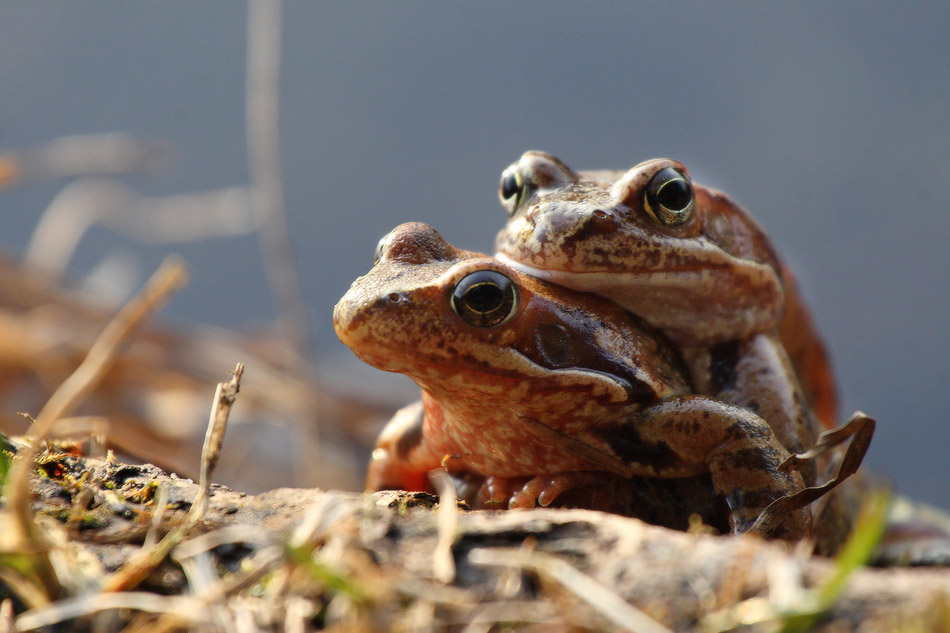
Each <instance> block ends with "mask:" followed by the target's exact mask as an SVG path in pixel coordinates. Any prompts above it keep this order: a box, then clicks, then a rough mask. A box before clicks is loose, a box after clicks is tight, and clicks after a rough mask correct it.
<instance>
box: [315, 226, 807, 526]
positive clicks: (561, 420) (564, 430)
mask: <svg viewBox="0 0 950 633" xmlns="http://www.w3.org/2000/svg"><path fill="white" fill-rule="evenodd" d="M376 259H377V262H376V264H375V266H374V267H373V269H372V270H371V271H370V272H369V273H368V274H367V275H365V276H363V277H360V278H359V279H357V280H356V281H355V282H354V283H353V285H352V286H351V287H350V289H349V291H348V292H347V293H346V294H345V295H344V297H343V298H342V299H341V300H340V302H339V303H338V304H337V306H336V308H335V310H334V326H335V329H336V332H337V335H338V336H339V337H340V339H341V340H342V341H343V342H344V343H345V344H346V345H348V346H349V347H350V348H351V349H352V350H353V351H354V352H355V353H356V354H357V356H359V357H360V358H361V359H362V360H364V361H366V362H367V363H369V364H371V365H374V366H376V367H378V368H380V369H384V370H387V371H395V372H401V373H404V374H406V375H408V376H409V377H410V378H412V379H413V380H414V381H415V382H416V383H417V384H419V386H420V387H421V388H422V403H423V406H422V408H416V409H412V410H407V411H406V412H404V414H402V415H397V417H396V418H394V420H393V421H392V422H391V423H390V425H389V426H388V427H387V428H386V429H384V431H383V433H382V435H381V436H380V439H379V442H378V444H377V449H376V451H374V454H373V460H372V462H371V464H370V469H369V475H368V478H367V487H368V488H370V489H379V488H386V487H397V488H405V489H410V490H412V489H425V488H426V487H427V482H426V479H425V474H426V473H427V472H428V471H429V470H431V469H434V468H439V467H442V466H450V467H451V468H452V470H453V471H455V472H467V473H473V474H474V475H476V476H478V477H482V478H487V479H488V480H490V481H491V482H492V483H494V484H498V480H511V481H514V482H516V484H515V485H514V488H511V487H510V486H505V485H500V486H499V485H496V486H495V487H494V490H495V491H496V492H497V491H498V490H500V491H501V493H500V497H501V498H503V499H504V498H509V497H510V500H511V505H513V506H522V505H533V504H534V503H535V500H537V501H538V502H540V503H542V504H547V503H550V502H551V501H552V500H553V499H555V498H556V497H557V496H558V495H559V494H561V493H562V492H565V491H570V490H572V489H575V488H577V487H584V486H586V487H588V488H590V487H591V486H593V487H594V488H596V487H598V486H602V485H605V483H604V482H606V481H608V480H611V481H615V480H620V481H633V479H632V478H637V477H650V478H658V479H682V478H689V477H696V476H703V475H705V476H708V477H710V481H711V484H712V488H713V490H712V491H710V496H716V494H718V498H719V499H721V500H722V503H723V507H725V508H728V513H729V525H730V527H731V529H732V530H733V531H736V532H741V531H745V530H746V529H748V528H749V527H750V526H751V525H752V524H753V522H754V521H755V519H756V517H758V515H759V513H760V512H761V511H762V510H763V509H764V507H765V506H766V505H768V504H769V503H770V502H772V501H775V500H776V499H779V498H783V497H786V496H788V495H791V494H794V493H796V492H798V491H800V490H802V488H803V487H804V484H803V482H802V478H801V475H800V474H799V473H797V472H785V471H781V470H780V469H779V464H780V463H781V462H782V461H783V459H785V458H786V457H787V456H788V452H787V451H786V450H785V449H784V448H783V447H782V445H781V444H780V443H779V441H778V440H777V439H776V437H775V435H774V433H773V432H772V430H771V428H770V427H769V425H768V423H766V422H765V421H764V420H762V419H761V418H759V417H758V416H756V415H755V414H754V413H752V412H751V411H749V410H746V409H743V408H741V407H735V406H730V405H727V404H724V403H721V402H719V401H716V400H713V399H710V398H706V397H702V396H694V395H689V394H690V391H691V387H690V385H689V383H688V381H687V380H686V378H685V377H684V373H683V372H684V370H683V366H682V364H681V361H680V359H679V358H678V355H677V354H676V353H675V351H674V350H673V349H672V348H671V346H670V345H669V344H668V343H667V342H666V341H665V340H664V338H663V337H662V336H661V335H659V334H658V333H657V332H655V331H653V330H652V329H651V328H649V327H648V326H646V325H644V324H643V323H642V322H641V321H640V320H639V319H637V318H636V317H634V316H632V315H631V314H629V313H628V312H626V311H625V310H623V309H622V308H620V307H619V306H617V305H615V304H614V303H612V302H610V301H607V300H605V299H602V298H599V297H597V296H595V295H591V294H587V293H578V292H575V291H571V290H569V289H567V288H563V287H560V286H557V285H554V284H550V283H547V282H545V281H543V280H540V279H536V278H534V277H532V276H529V275H525V274H522V273H520V272H519V271H517V270H516V269H514V268H512V267H510V266H507V265H505V264H504V263H502V262H499V261H498V260H496V259H494V258H491V257H488V256H486V255H482V254H479V253H473V252H469V251H463V250H460V249H456V248H455V247H453V246H451V245H450V244H448V243H447V242H446V241H445V240H444V239H442V238H441V236H439V234H438V233H436V232H435V230H433V229H432V228H431V227H429V226H427V225H424V224H417V223H413V224H404V225H402V226H400V227H398V228H397V229H395V230H394V231H393V232H392V233H390V234H389V235H388V236H386V237H385V238H383V239H382V240H381V241H380V243H379V247H378V248H377V255H376ZM632 490H635V489H632ZM489 496H492V497H494V496H496V494H495V493H494V492H491V493H489ZM779 520H780V521H781V525H780V526H776V525H774V524H773V525H758V526H756V527H757V529H758V531H761V532H763V533H770V534H775V535H779V536H782V537H785V538H800V537H802V536H805V535H807V534H809V533H810V514H809V513H808V511H807V509H798V510H794V509H793V510H792V511H790V512H789V513H787V514H786V515H784V516H781V517H780V519H779Z"/></svg>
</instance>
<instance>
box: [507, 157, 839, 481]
mask: <svg viewBox="0 0 950 633" xmlns="http://www.w3.org/2000/svg"><path fill="white" fill-rule="evenodd" d="M668 168H673V169H675V170H678V171H679V172H680V173H681V174H682V175H683V176H684V177H685V179H687V180H688V179H689V172H688V171H687V170H686V168H685V167H684V166H683V165H682V164H680V163H678V162H676V161H673V160H669V159H658V160H650V161H646V162H644V163H641V164H639V165H637V166H635V167H633V168H632V169H630V170H629V171H627V172H580V173H576V172H574V171H572V170H571V169H570V168H569V167H567V166H566V165H565V164H564V163H563V162H561V161H560V160H558V159H557V158H554V157H553V156H550V155H548V154H544V153H542V152H527V153H526V154H524V155H523V156H522V157H521V159H520V160H519V161H518V162H516V163H515V164H513V165H511V166H510V167H509V168H508V169H506V170H505V172H504V174H503V175H502V191H501V198H502V203H503V205H504V206H505V208H506V210H507V211H508V213H509V215H510V219H509V221H508V224H507V226H506V227H505V228H504V229H503V230H502V231H501V232H500V233H499V234H498V239H497V243H496V246H497V251H498V252H497V257H498V258H499V259H500V260H501V261H503V262H505V263H507V264H509V265H511V266H514V267H516V268H518V269H519V270H521V271H522V272H525V273H528V274H530V275H534V276H537V277H539V278H542V279H545V280H548V281H552V282H554V283H557V284H560V285H564V286H566V287H569V288H573V289H575V290H581V291H586V292H594V293H597V294H598V295H601V296H604V297H606V298H608V299H610V300H612V301H614V302H616V303H617V304H619V305H621V306H623V307H624V308H626V309H628V310H629V311H631V312H633V313H634V314H636V315H638V316H639V317H641V318H642V319H644V320H645V321H647V322H648V323H650V324H651V325H653V326H654V327H656V328H658V329H659V330H661V331H662V332H663V333H664V334H665V335H666V336H667V337H669V339H670V340H671V341H672V342H673V343H674V344H675V345H676V346H677V347H678V349H679V351H680V352H681V353H682V355H683V357H684V359H685V361H686V364H687V368H688V374H689V377H690V379H691V381H692V382H693V387H694V389H695V391H696V392H697V393H702V394H705V395H709V396H712V397H715V398H716V399H719V400H723V401H725V402H729V403H732V404H736V405H739V406H742V407H745V408H750V409H751V410H753V411H756V412H757V413H758V414H759V415H760V416H761V417H763V418H765V419H767V420H768V421H769V422H770V424H771V425H772V428H773V430H774V431H775V433H776V435H777V436H778V437H779V439H780V441H781V442H782V444H783V445H784V446H785V448H787V449H788V450H789V451H791V452H800V451H802V450H803V449H804V448H806V447H808V446H810V445H811V443H812V442H813V441H814V437H815V435H816V429H815V428H814V423H813V421H812V418H811V411H813V410H814V411H815V412H816V413H817V415H818V416H819V417H820V418H821V420H822V421H823V422H824V423H825V425H826V426H828V427H831V426H834V424H835V422H836V419H835V418H836V415H837V404H836V396H835V385H834V382H833V379H832V374H831V369H830V364H829V361H828V357H827V355H826V354H825V350H824V347H823V345H822V343H821V340H820V339H819V337H818V335H817V333H816V331H815V329H814V327H813V325H812V321H811V318H810V316H809V314H808V311H807V309H806V308H805V306H804V304H803V303H802V301H801V297H800V295H799V293H798V291H797V288H796V286H795V284H794V280H793V278H792V275H791V273H790V272H789V271H788V270H787V269H786V267H785V266H783V265H782V263H781V261H780V260H779V258H778V257H777V255H776V253H775V251H774V249H773V248H772V245H771V243H770V242H769V239H768V237H767V236H766V235H765V233H764V232H763V231H762V229H761V228H760V227H759V226H758V225H757V224H756V223H755V222H754V221H753V220H752V219H751V218H750V217H749V216H748V215H747V214H746V213H744V212H743V211H742V209H740V208H739V207H738V206H737V205H736V204H735V203H734V202H732V201H731V200H730V199H729V198H728V197H727V196H726V195H725V194H722V193H720V192H717V191H712V190H709V189H705V188H703V187H700V186H698V185H696V184H692V195H693V202H692V207H691V212H690V214H689V216H688V219H686V220H685V221H683V222H680V223H674V224H668V223H664V222H662V221H660V220H659V219H658V218H657V214H656V213H655V212H654V210H652V209H651V208H650V207H649V203H648V196H647V191H648V188H649V187H650V184H651V181H652V180H653V178H654V177H655V176H657V175H658V174H660V172H662V171H663V170H666V169H668ZM783 343H784V345H783ZM786 350H788V352H789V353H790V354H791V356H790V358H789V357H788V356H786ZM799 381H801V382H799ZM806 475H807V476H806V480H808V483H809V484H811V483H813V479H814V469H812V471H811V473H810V475H809V474H808V473H806Z"/></svg>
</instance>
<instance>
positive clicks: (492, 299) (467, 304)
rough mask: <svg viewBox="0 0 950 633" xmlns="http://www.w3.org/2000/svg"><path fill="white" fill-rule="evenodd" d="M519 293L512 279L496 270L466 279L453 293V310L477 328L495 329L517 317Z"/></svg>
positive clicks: (470, 275) (467, 276)
mask: <svg viewBox="0 0 950 633" xmlns="http://www.w3.org/2000/svg"><path fill="white" fill-rule="evenodd" d="M517 306H518V290H517V288H515V284H514V283H512V281H511V280H510V279H508V278H507V277H505V276H504V275H502V274H501V273H499V272H496V271H494V270H479V271H476V272H474V273H471V274H469V275H466V276H465V277H463V278H462V280H461V281H459V282H458V284H456V286H455V290H453V291H452V309H453V310H455V313H456V314H457V315H459V317H460V318H461V319H462V320H463V321H465V322H466V323H468V324H469V325H474V326H475V327H492V326H495V325H498V324H500V323H502V322H503V321H504V320H505V319H507V318H508V317H509V316H511V315H512V314H514V312H515V308H517Z"/></svg>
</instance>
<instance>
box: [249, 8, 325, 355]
mask: <svg viewBox="0 0 950 633" xmlns="http://www.w3.org/2000/svg"><path fill="white" fill-rule="evenodd" d="M282 6H283V3H282V0H249V2H248V17H247V86H246V89H247V92H246V94H245V100H246V111H247V120H246V124H247V152H248V161H249V163H250V181H251V201H252V205H253V207H254V210H255V212H256V213H257V214H258V217H259V225H260V236H261V237H260V240H261V252H262V255H263V258H264V263H265V266H266V268H267V277H268V280H269V282H270V287H271V292H273V294H274V301H275V302H276V304H277V309H278V311H279V312H280V317H279V323H280V324H281V327H280V330H281V332H282V334H283V336H284V339H285V342H286V343H287V345H288V349H287V351H288V353H289V357H288V358H289V360H291V361H292V363H293V364H297V362H299V360H300V359H301V358H302V357H304V356H306V352H307V346H308V342H309V341H308V338H309V336H308V333H307V314H306V309H305V308H304V302H303V297H302V294H301V292H300V281H299V279H298V277H297V269H296V267H295V265H294V259H293V251H292V249H291V242H290V231H289V229H288V227H287V216H286V212H285V208H284V185H283V176H282V167H281V160H280V109H279V92H280V91H279V87H280V45H281V12H282Z"/></svg>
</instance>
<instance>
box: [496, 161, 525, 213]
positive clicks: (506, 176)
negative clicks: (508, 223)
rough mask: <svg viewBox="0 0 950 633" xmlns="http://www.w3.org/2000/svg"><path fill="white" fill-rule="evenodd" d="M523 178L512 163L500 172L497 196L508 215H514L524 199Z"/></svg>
mask: <svg viewBox="0 0 950 633" xmlns="http://www.w3.org/2000/svg"><path fill="white" fill-rule="evenodd" d="M524 189H525V187H524V178H522V176H521V173H520V172H519V171H518V169H517V166H515V165H512V166H511V167H509V168H508V169H506V170H505V171H503V172H502V174H501V184H500V185H498V197H499V198H501V205H502V206H503V207H505V211H507V212H508V215H514V214H515V211H517V210H518V206H519V205H520V204H521V201H522V200H523V199H524V197H525V196H524Z"/></svg>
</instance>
